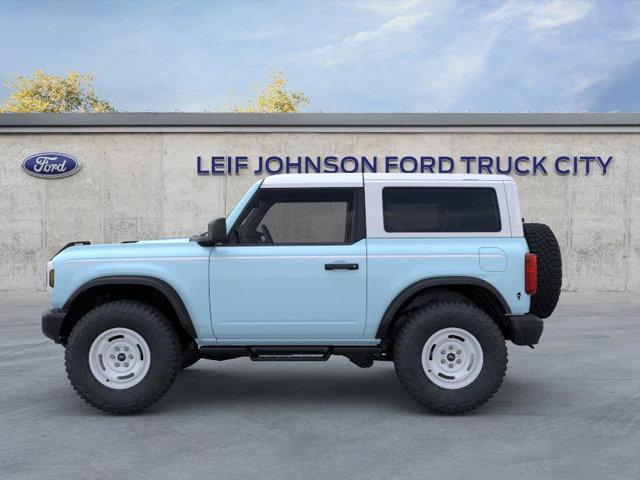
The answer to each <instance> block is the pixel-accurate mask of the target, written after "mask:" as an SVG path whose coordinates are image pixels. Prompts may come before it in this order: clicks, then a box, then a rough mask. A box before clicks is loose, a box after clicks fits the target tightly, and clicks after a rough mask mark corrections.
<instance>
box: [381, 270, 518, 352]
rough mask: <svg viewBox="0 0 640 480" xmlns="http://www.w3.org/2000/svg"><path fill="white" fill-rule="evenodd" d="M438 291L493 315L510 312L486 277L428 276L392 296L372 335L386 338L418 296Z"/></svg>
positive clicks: (421, 296) (428, 295)
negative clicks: (457, 297) (459, 298)
mask: <svg viewBox="0 0 640 480" xmlns="http://www.w3.org/2000/svg"><path fill="white" fill-rule="evenodd" d="M438 292H449V293H451V294H455V295H458V296H460V297H464V298H466V299H467V300H469V301H471V303H474V304H475V305H477V306H478V307H479V308H481V309H482V310H484V311H487V313H489V314H490V315H491V316H492V317H494V318H496V317H498V316H499V317H504V315H507V314H509V313H511V309H510V308H509V304H508V303H507V301H506V300H505V299H504V297H503V296H502V294H501V293H500V292H499V291H498V290H497V289H496V288H495V287H494V286H493V285H491V284H490V283H489V282H487V281H486V280H482V279H480V278H476V277H464V276H450V277H430V278H425V279H422V280H418V281H417V282H415V283H412V284H411V285H409V286H407V287H405V289H404V290H402V291H401V292H400V293H399V294H398V295H396V297H395V298H394V299H393V300H392V301H391V303H390V304H389V306H388V307H387V309H386V311H385V313H384V315H383V316H382V319H381V320H380V323H379V325H378V329H377V331H376V338H378V339H381V340H384V339H386V338H387V337H388V336H389V334H390V333H391V332H392V331H393V329H394V328H395V327H396V326H397V325H398V324H399V323H398V322H399V321H400V323H401V320H400V318H401V317H402V314H403V313H404V312H405V311H407V310H408V309H410V308H411V307H412V306H413V305H414V304H415V303H416V302H419V300H420V299H425V303H426V299H427V298H429V297H430V296H433V295H437V293H438ZM498 323H499V326H500V328H501V329H502V330H503V332H504V333H508V328H507V326H506V324H502V323H503V322H498Z"/></svg>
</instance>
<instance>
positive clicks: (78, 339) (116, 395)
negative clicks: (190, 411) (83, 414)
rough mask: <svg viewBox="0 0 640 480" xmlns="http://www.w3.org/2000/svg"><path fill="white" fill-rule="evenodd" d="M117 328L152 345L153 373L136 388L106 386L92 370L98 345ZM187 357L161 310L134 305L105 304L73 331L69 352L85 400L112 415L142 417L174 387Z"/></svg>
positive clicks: (71, 373) (70, 365)
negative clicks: (91, 360) (101, 337)
mask: <svg viewBox="0 0 640 480" xmlns="http://www.w3.org/2000/svg"><path fill="white" fill-rule="evenodd" d="M111 328H127V329H130V330H133V331H135V332H136V333H137V334H139V335H140V336H142V338H143V339H144V340H145V342H147V345H148V346H149V349H150V352H151V356H150V363H149V370H148V372H147V373H146V375H145V377H144V378H143V379H142V380H141V381H140V382H139V383H138V384H136V385H134V386H132V387H130V388H126V389H123V390H115V389H112V388H109V387H106V386H104V385H103V384H101V383H100V382H99V381H98V380H97V379H96V377H94V375H93V373H92V372H91V368H90V366H89V360H88V359H89V350H90V348H91V345H92V343H93V341H94V340H95V339H96V338H97V337H98V336H99V335H100V334H102V333H103V332H105V331H107V330H109V329H111ZM181 359H182V353H181V348H180V341H179V338H178V335H177V334H176V331H175V329H174V327H173V325H172V324H171V322H169V320H167V318H166V317H165V316H164V315H163V314H162V312H160V311H159V310H157V309H156V308H154V307H152V306H151V305H148V304H146V303H142V302H138V301H133V300H119V301H113V302H109V303H104V304H102V305H99V306H97V307H96V308H94V309H92V310H90V311H89V312H87V313H86V314H85V315H84V316H83V317H82V318H81V319H80V320H79V321H78V323H77V324H76V325H75V326H74V327H73V330H72V331H71V334H70V335H69V340H68V343H67V348H66V351H65V366H66V370H67V376H68V377H69V380H70V381H71V385H72V386H73V388H74V389H75V391H76V392H77V393H78V395H80V397H81V398H82V399H83V400H84V401H86V402H87V403H88V404H90V405H92V406H93V407H95V408H97V409H99V410H102V411H104V412H107V413H113V414H131V413H137V412H140V411H141V410H143V409H145V408H147V407H149V406H150V405H152V404H153V403H155V402H156V401H158V400H159V399H160V398H161V397H162V396H163V395H164V394H165V393H166V392H167V390H169V387H171V385H172V384H173V382H174V380H175V378H176V375H177V373H178V370H179V369H180V362H181Z"/></svg>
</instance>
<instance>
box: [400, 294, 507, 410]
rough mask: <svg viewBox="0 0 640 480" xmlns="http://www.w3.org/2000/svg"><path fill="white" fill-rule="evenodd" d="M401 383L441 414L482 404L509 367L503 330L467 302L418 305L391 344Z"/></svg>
mask: <svg viewBox="0 0 640 480" xmlns="http://www.w3.org/2000/svg"><path fill="white" fill-rule="evenodd" d="M393 358H394V363H395V367H396V373H397V374H398V378H399V380H400V383H401V384H402V386H403V387H404V388H405V389H406V390H407V392H408V393H409V394H410V395H411V396H412V397H413V398H415V399H416V400H417V401H418V402H420V403H421V404H422V405H424V406H425V407H427V408H428V409H429V410H432V411H434V412H437V413H445V414H457V413H464V412H467V411H470V410H473V409H475V408H477V407H479V406H480V405H482V404H484V403H485V402H487V400H489V399H490V398H491V396H492V395H493V394H494V393H495V392H496V391H497V390H498V388H499V387H500V385H501V383H502V380H503V378H504V375H505V373H506V370H507V347H506V344H505V340H504V337H503V335H502V332H501V331H500V329H499V328H498V326H497V325H496V324H495V322H494V321H493V320H492V319H491V317H489V316H488V315H487V314H486V313H485V312H483V311H482V310H480V309H479V308H477V307H476V306H474V305H472V304H469V303H465V302H436V303H433V304H431V305H428V306H425V307H422V308H419V309H416V310H415V311H413V312H412V313H411V314H410V315H409V318H408V319H407V320H406V321H405V322H404V323H403V324H402V325H401V327H400V329H399V332H398V334H397V338H396V341H395V343H394V347H393Z"/></svg>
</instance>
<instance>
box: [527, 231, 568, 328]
mask: <svg viewBox="0 0 640 480" xmlns="http://www.w3.org/2000/svg"><path fill="white" fill-rule="evenodd" d="M523 228H524V237H525V239H526V240H527V244H528V245H529V251H530V252H531V253H535V254H536V255H537V257H538V290H537V292H536V293H535V294H534V295H532V296H531V306H530V307H529V311H530V312H531V313H533V314H534V315H536V316H537V317H539V318H547V317H549V316H551V314H552V313H553V311H554V310H555V308H556V305H558V299H559V298H560V289H561V288H562V256H561V255H560V245H559V244H558V240H557V239H556V236H555V235H554V234H553V232H552V231H551V229H550V228H549V227H548V226H547V225H544V224H542V223H525V224H524V225H523Z"/></svg>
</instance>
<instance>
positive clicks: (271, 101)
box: [233, 70, 309, 113]
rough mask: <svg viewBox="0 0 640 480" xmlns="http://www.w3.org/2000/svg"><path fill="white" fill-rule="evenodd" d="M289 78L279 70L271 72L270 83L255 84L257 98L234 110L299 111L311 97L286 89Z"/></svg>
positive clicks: (246, 111) (249, 111) (264, 111)
mask: <svg viewBox="0 0 640 480" xmlns="http://www.w3.org/2000/svg"><path fill="white" fill-rule="evenodd" d="M286 84H287V80H286V78H285V77H284V75H283V74H282V72H279V71H278V70H273V71H272V72H271V73H270V74H269V83H267V84H266V85H265V86H264V87H261V86H260V85H254V87H253V88H254V90H255V92H256V98H255V100H248V101H247V104H246V105H245V106H243V107H236V108H234V109H233V111H234V112H243V113H255V112H257V113H274V112H275V113H292V112H299V111H300V109H301V108H302V107H304V106H305V105H308V104H309V99H308V98H307V96H306V95H305V94H304V92H301V91H297V92H290V91H287V90H285V86H286Z"/></svg>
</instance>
